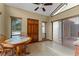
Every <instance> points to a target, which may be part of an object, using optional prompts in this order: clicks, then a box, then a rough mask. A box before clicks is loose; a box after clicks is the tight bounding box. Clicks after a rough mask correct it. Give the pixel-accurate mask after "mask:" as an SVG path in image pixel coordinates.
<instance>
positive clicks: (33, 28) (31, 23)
mask: <svg viewBox="0 0 79 59" xmlns="http://www.w3.org/2000/svg"><path fill="white" fill-rule="evenodd" d="M27 34H28V36H29V37H31V38H32V42H37V41H38V40H39V21H38V20H35V19H30V18H29V19H28V20H27Z"/></svg>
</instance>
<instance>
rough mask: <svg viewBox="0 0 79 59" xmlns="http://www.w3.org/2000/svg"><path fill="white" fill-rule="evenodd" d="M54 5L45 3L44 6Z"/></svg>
mask: <svg viewBox="0 0 79 59" xmlns="http://www.w3.org/2000/svg"><path fill="white" fill-rule="evenodd" d="M52 4H53V3H45V4H44V6H48V5H52Z"/></svg>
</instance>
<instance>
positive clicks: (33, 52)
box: [27, 41, 75, 56]
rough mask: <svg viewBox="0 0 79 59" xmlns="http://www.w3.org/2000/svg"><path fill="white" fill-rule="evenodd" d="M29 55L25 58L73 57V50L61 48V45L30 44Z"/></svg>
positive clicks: (52, 43) (45, 42) (47, 42)
mask: <svg viewBox="0 0 79 59" xmlns="http://www.w3.org/2000/svg"><path fill="white" fill-rule="evenodd" d="M28 50H29V51H30V54H29V55H27V56H74V55H75V54H74V48H69V47H65V46H62V45H61V44H58V43H55V42H52V41H44V42H38V43H33V44H30V45H29V47H28Z"/></svg>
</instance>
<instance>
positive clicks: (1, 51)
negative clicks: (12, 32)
mask: <svg viewBox="0 0 79 59" xmlns="http://www.w3.org/2000/svg"><path fill="white" fill-rule="evenodd" d="M3 53H4V49H3V45H2V44H0V56H2V55H3Z"/></svg>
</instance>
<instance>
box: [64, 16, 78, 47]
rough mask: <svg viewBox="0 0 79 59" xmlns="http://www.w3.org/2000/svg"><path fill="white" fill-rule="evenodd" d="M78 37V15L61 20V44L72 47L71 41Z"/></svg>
mask: <svg viewBox="0 0 79 59" xmlns="http://www.w3.org/2000/svg"><path fill="white" fill-rule="evenodd" d="M78 38H79V17H78V16H77V17H72V18H68V19H65V20H63V45H64V46H67V47H73V42H74V41H75V40H77V39H78Z"/></svg>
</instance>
